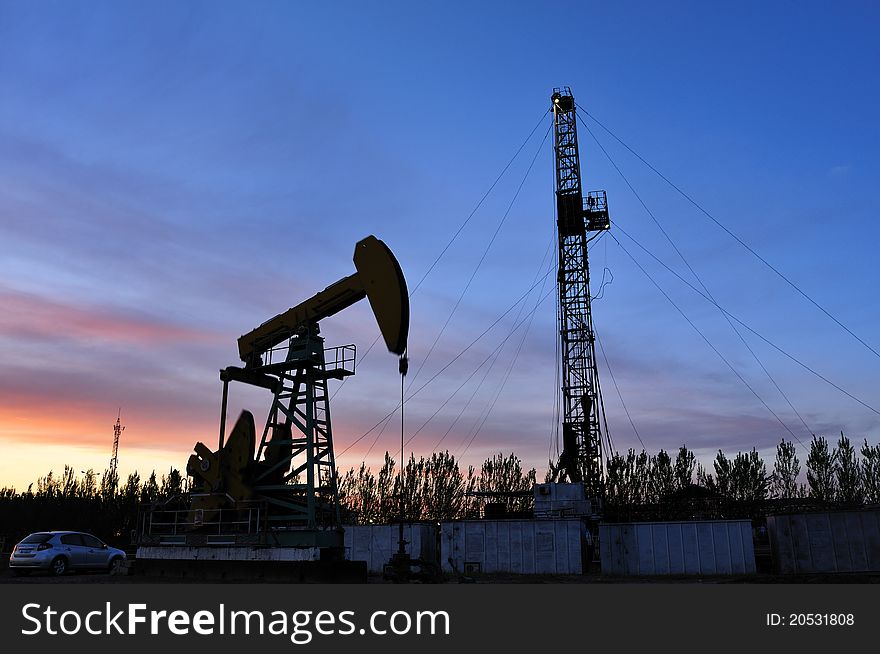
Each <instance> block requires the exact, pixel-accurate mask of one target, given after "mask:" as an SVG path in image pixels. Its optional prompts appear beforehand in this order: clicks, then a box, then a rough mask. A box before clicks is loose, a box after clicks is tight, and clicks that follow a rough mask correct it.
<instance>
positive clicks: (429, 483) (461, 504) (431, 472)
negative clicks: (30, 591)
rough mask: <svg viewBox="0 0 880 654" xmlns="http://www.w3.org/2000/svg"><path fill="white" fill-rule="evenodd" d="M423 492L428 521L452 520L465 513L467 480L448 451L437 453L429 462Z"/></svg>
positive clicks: (425, 513) (426, 465) (425, 514)
mask: <svg viewBox="0 0 880 654" xmlns="http://www.w3.org/2000/svg"><path fill="white" fill-rule="evenodd" d="M422 490H423V494H424V517H425V519H426V520H452V519H454V518H457V517H459V516H460V515H462V513H463V512H464V508H465V492H466V491H467V489H466V482H465V478H464V475H462V474H461V469H460V468H459V466H458V462H457V461H456V460H455V457H454V456H452V455H451V454H450V453H449V452H448V451H446V452H435V453H433V454H432V455H431V458H430V459H428V460H427V462H426V464H425V480H424V484H423V488H422Z"/></svg>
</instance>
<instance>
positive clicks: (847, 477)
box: [834, 432, 864, 504]
mask: <svg viewBox="0 0 880 654" xmlns="http://www.w3.org/2000/svg"><path fill="white" fill-rule="evenodd" d="M834 472H835V475H836V477H837V500H838V501H839V502H844V503H846V504H861V503H862V502H863V500H864V492H863V490H862V475H861V470H860V467H859V462H858V460H857V459H856V448H855V447H854V446H853V445H852V443H850V442H849V439H848V438H847V437H846V436H844V435H843V432H840V440H838V441H837V452H836V457H835V462H834Z"/></svg>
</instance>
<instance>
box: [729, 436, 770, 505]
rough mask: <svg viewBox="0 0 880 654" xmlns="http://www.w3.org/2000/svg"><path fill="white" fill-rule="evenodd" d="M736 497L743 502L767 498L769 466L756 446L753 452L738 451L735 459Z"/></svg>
mask: <svg viewBox="0 0 880 654" xmlns="http://www.w3.org/2000/svg"><path fill="white" fill-rule="evenodd" d="M733 470H734V499H736V500H739V501H743V502H759V501H761V500H764V499H766V498H767V490H768V488H769V487H770V480H769V479H768V478H767V466H766V465H765V464H764V460H763V459H762V458H761V455H760V454H758V451H757V450H756V449H755V448H752V451H751V452H748V453H743V452H737V454H736V458H734V460H733Z"/></svg>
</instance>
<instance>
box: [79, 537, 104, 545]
mask: <svg viewBox="0 0 880 654" xmlns="http://www.w3.org/2000/svg"><path fill="white" fill-rule="evenodd" d="M80 536H82V539H83V545H85V546H86V547H102V546H103V545H104V543H102V542H101V541H100V540H98V539H97V538H95V537H94V536H92V535H91V534H80Z"/></svg>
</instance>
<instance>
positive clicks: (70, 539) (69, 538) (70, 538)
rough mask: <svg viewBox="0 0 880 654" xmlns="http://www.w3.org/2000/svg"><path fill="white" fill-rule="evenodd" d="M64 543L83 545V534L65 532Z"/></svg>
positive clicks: (62, 539)
mask: <svg viewBox="0 0 880 654" xmlns="http://www.w3.org/2000/svg"><path fill="white" fill-rule="evenodd" d="M61 544H62V545H82V536H80V535H79V534H64V535H63V536H62V537H61Z"/></svg>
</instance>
